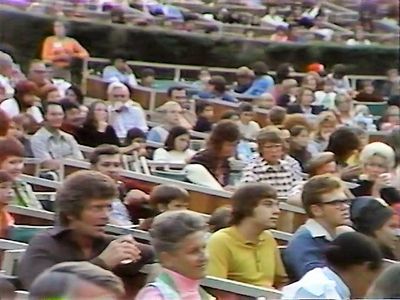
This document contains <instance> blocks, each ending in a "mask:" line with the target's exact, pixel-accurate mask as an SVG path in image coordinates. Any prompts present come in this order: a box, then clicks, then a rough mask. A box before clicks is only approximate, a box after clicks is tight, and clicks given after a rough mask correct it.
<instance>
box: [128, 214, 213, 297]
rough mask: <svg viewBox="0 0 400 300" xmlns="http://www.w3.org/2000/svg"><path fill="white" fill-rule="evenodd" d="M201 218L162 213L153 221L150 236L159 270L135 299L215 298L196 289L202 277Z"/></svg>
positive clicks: (204, 259) (204, 258) (203, 228)
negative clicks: (159, 266) (160, 268)
mask: <svg viewBox="0 0 400 300" xmlns="http://www.w3.org/2000/svg"><path fill="white" fill-rule="evenodd" d="M206 228H207V225H206V223H205V221H204V218H203V217H201V216H200V215H198V214H196V213H194V212H190V211H173V212H166V213H163V214H161V215H159V216H157V217H156V218H155V219H154V222H153V224H152V227H151V230H150V235H151V237H152V245H153V247H154V250H155V252H156V255H157V257H158V258H159V261H160V264H161V266H162V270H161V272H160V274H159V275H158V276H157V278H156V279H155V280H154V281H153V282H151V283H149V284H148V285H146V286H145V287H144V288H143V289H142V290H141V291H140V292H139V294H138V295H137V296H136V300H148V299H152V300H169V299H182V300H194V299H196V300H200V299H207V300H208V299H209V300H211V299H215V298H213V297H212V296H210V295H208V294H207V292H206V291H204V290H203V289H202V288H201V287H200V280H201V279H202V278H204V277H205V275H206V273H205V272H206V265H207V255H206V253H205V246H206V239H205V236H206Z"/></svg>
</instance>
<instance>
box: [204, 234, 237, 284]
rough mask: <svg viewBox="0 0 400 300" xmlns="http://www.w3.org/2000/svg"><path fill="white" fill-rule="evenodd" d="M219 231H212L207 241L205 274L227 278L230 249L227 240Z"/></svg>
mask: <svg viewBox="0 0 400 300" xmlns="http://www.w3.org/2000/svg"><path fill="white" fill-rule="evenodd" d="M223 237H224V236H223V235H221V233H218V232H217V233H214V234H213V235H212V236H211V237H210V239H209V241H208V243H207V253H208V256H209V260H208V265H207V275H209V276H215V277H219V278H225V279H226V278H228V271H229V264H230V256H231V254H230V251H229V249H228V247H227V241H226V240H225V239H224V238H223Z"/></svg>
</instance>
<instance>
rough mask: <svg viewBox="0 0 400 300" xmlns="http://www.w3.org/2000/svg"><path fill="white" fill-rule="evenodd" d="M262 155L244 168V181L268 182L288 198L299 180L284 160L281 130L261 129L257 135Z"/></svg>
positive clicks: (281, 196) (283, 196)
mask: <svg viewBox="0 0 400 300" xmlns="http://www.w3.org/2000/svg"><path fill="white" fill-rule="evenodd" d="M257 144H258V151H259V154H260V156H259V157H256V158H255V159H253V161H251V162H250V164H249V165H248V166H247V167H246V168H245V169H244V170H243V177H242V182H262V183H268V184H270V185H271V186H272V187H274V188H275V189H276V191H277V194H278V198H284V199H286V198H287V197H288V194H289V192H290V191H291V189H292V188H294V187H295V186H296V185H297V184H298V181H299V176H297V175H296V173H295V170H293V168H291V165H290V164H289V163H288V162H287V161H286V160H283V159H282V157H283V145H284V141H283V139H282V136H281V134H280V133H279V132H277V131H273V130H261V131H260V133H259V134H258V135H257Z"/></svg>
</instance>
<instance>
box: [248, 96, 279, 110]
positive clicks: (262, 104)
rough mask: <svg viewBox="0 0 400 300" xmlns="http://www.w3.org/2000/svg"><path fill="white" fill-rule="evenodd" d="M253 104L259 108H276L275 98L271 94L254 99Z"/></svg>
mask: <svg viewBox="0 0 400 300" xmlns="http://www.w3.org/2000/svg"><path fill="white" fill-rule="evenodd" d="M253 104H254V105H255V106H256V107H259V108H263V109H271V108H273V107H274V106H275V97H274V96H273V95H272V94H270V93H264V94H262V95H260V96H259V97H258V98H256V99H254V100H253Z"/></svg>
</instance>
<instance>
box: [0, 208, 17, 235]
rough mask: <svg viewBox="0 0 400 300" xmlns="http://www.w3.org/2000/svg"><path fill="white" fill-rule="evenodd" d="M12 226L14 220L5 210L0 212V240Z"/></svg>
mask: <svg viewBox="0 0 400 300" xmlns="http://www.w3.org/2000/svg"><path fill="white" fill-rule="evenodd" d="M12 225H14V218H13V217H12V216H11V215H10V214H9V213H8V212H7V211H6V210H5V209H3V210H0V238H5V237H6V235H7V231H8V229H9V227H10V226H12Z"/></svg>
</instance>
